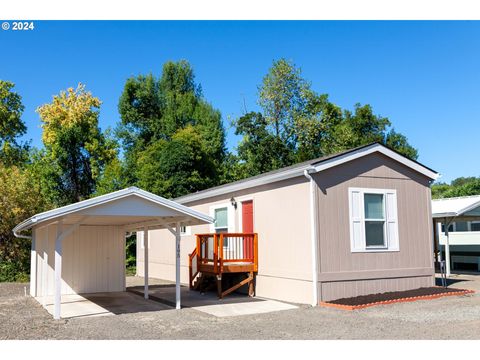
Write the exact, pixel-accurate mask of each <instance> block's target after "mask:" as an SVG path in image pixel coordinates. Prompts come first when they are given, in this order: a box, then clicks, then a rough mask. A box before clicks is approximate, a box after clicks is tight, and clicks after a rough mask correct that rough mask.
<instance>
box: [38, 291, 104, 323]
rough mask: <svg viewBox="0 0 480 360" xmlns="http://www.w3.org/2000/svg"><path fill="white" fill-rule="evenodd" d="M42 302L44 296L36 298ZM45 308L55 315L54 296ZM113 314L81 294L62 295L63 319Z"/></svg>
mask: <svg viewBox="0 0 480 360" xmlns="http://www.w3.org/2000/svg"><path fill="white" fill-rule="evenodd" d="M36 299H37V301H38V302H39V303H40V304H43V299H42V298H36ZM45 310H47V311H48V312H49V313H50V315H52V316H53V315H54V312H55V306H54V304H53V296H49V297H48V298H47V299H46V304H45ZM108 315H113V313H111V312H110V311H108V310H107V309H105V308H103V307H101V306H99V305H97V304H95V303H94V302H92V301H90V300H87V299H86V298H84V297H83V296H81V295H62V306H61V308H60V317H61V318H63V319H68V318H74V317H86V316H108Z"/></svg>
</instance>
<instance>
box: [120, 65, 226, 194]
mask: <svg viewBox="0 0 480 360" xmlns="http://www.w3.org/2000/svg"><path fill="white" fill-rule="evenodd" d="M119 112H120V116H121V124H120V127H119V128H118V130H117V134H118V136H119V138H120V139H121V140H122V144H123V147H124V154H125V169H126V176H127V177H128V183H130V184H137V185H139V186H142V185H143V186H147V187H148V188H150V189H156V190H155V191H156V192H157V193H158V194H160V195H162V196H166V193H161V192H160V191H167V192H168V193H170V194H180V193H183V192H184V191H185V188H188V186H186V185H185V184H183V185H182V184H181V183H180V182H174V181H173V178H171V177H165V174H163V175H162V177H161V178H162V180H159V179H151V178H150V177H151V176H152V174H148V173H147V172H146V171H145V169H146V168H148V167H149V166H154V163H155V161H156V158H157V157H158V158H162V159H166V158H167V155H168V153H165V154H163V155H162V152H163V151H172V153H171V154H170V156H171V157H173V156H177V155H178V156H181V157H183V156H186V157H187V158H188V157H189V155H188V154H187V153H188V152H189V151H190V150H192V148H187V149H185V151H184V152H182V151H180V150H181V149H178V148H176V147H178V145H179V137H181V136H180V135H178V133H179V132H180V133H182V131H183V130H185V129H189V128H192V129H194V130H193V131H192V130H187V133H188V132H190V131H191V132H192V133H195V134H196V135H198V136H195V141H201V142H202V144H201V148H202V150H201V153H202V154H205V156H207V157H208V162H207V163H205V164H204V165H202V166H200V165H199V164H196V163H195V162H191V161H189V162H187V163H188V164H189V165H188V166H190V168H185V167H182V169H185V171H186V172H188V171H189V169H190V172H192V173H194V174H197V175H196V176H206V178H205V179H203V181H202V180H198V182H196V183H195V184H193V185H192V186H191V187H192V188H195V189H200V188H206V187H208V186H210V185H216V184H219V183H220V174H219V170H220V168H221V166H222V164H223V162H224V160H225V153H226V151H225V130H224V128H223V125H222V119H221V114H220V112H219V111H218V110H216V109H214V108H213V107H212V106H211V105H210V104H208V103H207V102H206V100H205V99H204V98H203V95H202V91H201V87H200V85H198V84H196V82H195V75H194V72H193V69H192V67H191V66H190V64H189V63H188V62H187V61H185V60H182V61H179V62H171V61H170V62H167V63H165V64H164V66H163V70H162V75H161V77H160V79H156V78H155V77H154V76H153V75H147V76H143V75H140V76H138V77H134V78H130V79H128V80H127V82H126V84H125V87H124V91H123V93H122V95H121V97H120V101H119ZM184 134H185V133H184ZM174 139H175V141H174ZM170 142H173V143H172V144H169V143H170ZM190 145H192V144H190ZM192 146H193V145H192ZM193 148H195V149H197V146H196V145H195V146H193ZM192 151H193V150H192ZM193 153H195V154H198V152H197V151H196V150H195V151H193ZM148 156H154V157H153V158H151V159H149V158H148ZM200 157H201V156H200ZM194 158H198V157H197V156H196V155H195V156H194ZM172 162H173V163H178V164H179V163H180V161H179V159H172ZM140 164H141V166H140ZM164 165H165V166H167V165H166V164H164ZM205 166H210V168H209V169H206V168H205ZM167 167H168V166H167ZM200 167H201V171H199V168H200ZM171 176H172V177H174V175H173V174H172V175H171ZM153 177H154V178H155V177H156V175H153ZM191 179H192V181H197V180H194V179H195V176H193V177H192V178H191ZM160 182H164V184H163V185H161V184H160ZM152 184H155V185H152ZM202 184H203V185H202ZM177 186H178V189H175V187H177ZM185 186H186V187H185ZM199 187H200V188H199Z"/></svg>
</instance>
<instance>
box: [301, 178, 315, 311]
mask: <svg viewBox="0 0 480 360" xmlns="http://www.w3.org/2000/svg"><path fill="white" fill-rule="evenodd" d="M311 170H312V169H305V170H304V171H303V174H304V175H305V177H306V178H307V179H308V180H309V181H310V237H311V243H312V250H311V251H312V285H313V286H312V291H313V300H312V306H317V305H318V258H317V251H318V246H317V243H318V236H317V226H316V223H317V207H316V206H315V205H316V201H315V195H316V194H315V186H316V184H315V181H314V180H313V177H312V176H311V175H310V172H309V171H311Z"/></svg>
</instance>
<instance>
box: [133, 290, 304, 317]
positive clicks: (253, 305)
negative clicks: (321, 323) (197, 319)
mask: <svg viewBox="0 0 480 360" xmlns="http://www.w3.org/2000/svg"><path fill="white" fill-rule="evenodd" d="M127 290H128V291H131V292H134V293H136V294H138V295H141V296H143V290H144V288H143V286H133V287H130V288H127ZM148 295H149V298H150V299H151V300H155V301H158V302H160V303H164V304H168V305H170V306H175V284H173V283H171V284H167V283H165V284H161V285H152V286H150V287H149V289H148ZM180 296H181V303H182V308H184V307H188V308H192V309H195V310H198V311H201V312H204V313H207V314H210V315H213V316H217V317H227V316H240V315H252V314H262V313H268V312H274V311H282V310H291V309H296V308H297V306H295V305H291V304H287V303H283V302H280V301H275V300H268V299H262V298H258V297H249V296H247V295H243V294H238V293H233V294H229V295H228V296H226V297H224V298H223V299H221V300H220V299H218V297H217V295H216V293H215V292H206V293H203V294H202V293H200V292H199V291H195V290H189V289H188V287H186V286H182V287H181V294H180Z"/></svg>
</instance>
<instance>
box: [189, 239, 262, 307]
mask: <svg viewBox="0 0 480 360" xmlns="http://www.w3.org/2000/svg"><path fill="white" fill-rule="evenodd" d="M196 243H197V244H196V247H195V249H194V250H193V251H192V253H191V254H190V255H189V263H188V264H189V288H190V289H193V290H200V291H202V290H203V289H205V286H204V284H205V282H206V281H207V280H208V279H210V280H211V278H212V277H213V278H214V281H215V284H216V288H217V295H218V297H219V298H220V299H222V298H223V297H224V296H226V295H228V294H231V293H232V292H233V291H235V290H237V289H240V288H241V287H242V286H245V285H247V286H248V295H249V296H251V297H252V296H254V293H255V274H256V272H257V271H258V234H256V233H219V234H217V233H214V234H197V235H196ZM234 274H237V275H238V276H236V279H234V280H233V281H230V283H229V284H224V283H225V282H226V281H224V280H226V279H227V278H229V279H230V280H232V279H233V278H234V277H233V276H231V275H234ZM242 275H244V276H242ZM242 277H245V278H242ZM225 285H227V288H226V289H225V290H224V287H225ZM207 288H211V286H207Z"/></svg>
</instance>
